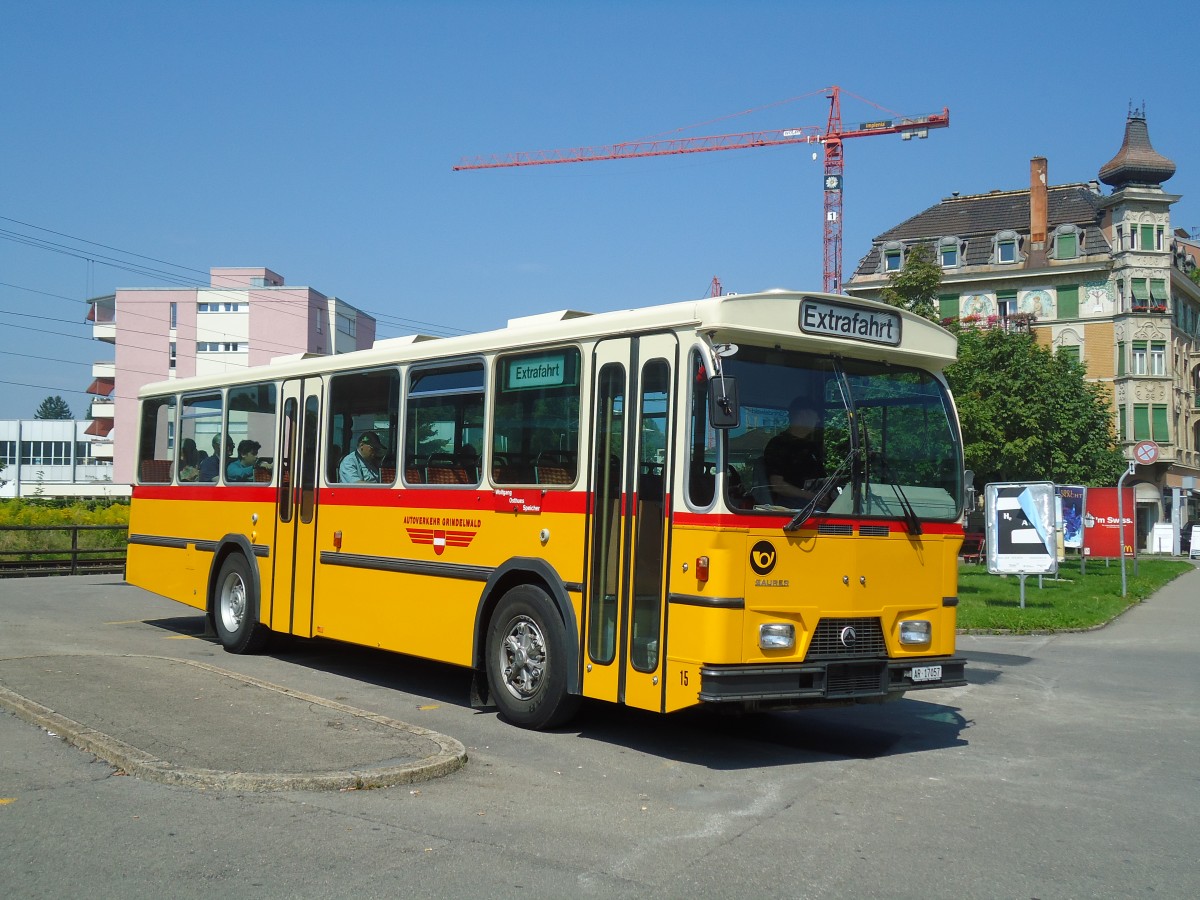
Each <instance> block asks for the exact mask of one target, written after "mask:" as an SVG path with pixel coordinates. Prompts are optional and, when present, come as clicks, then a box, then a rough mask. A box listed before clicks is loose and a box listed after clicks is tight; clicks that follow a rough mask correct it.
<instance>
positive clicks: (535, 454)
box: [491, 347, 579, 486]
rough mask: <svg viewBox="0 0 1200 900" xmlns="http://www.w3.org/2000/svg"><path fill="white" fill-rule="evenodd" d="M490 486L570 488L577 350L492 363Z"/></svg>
mask: <svg viewBox="0 0 1200 900" xmlns="http://www.w3.org/2000/svg"><path fill="white" fill-rule="evenodd" d="M496 371H497V384H496V400H495V409H494V410H493V415H492V423H493V424H492V470H491V475H492V481H493V482H494V483H496V484H542V485H562V486H567V485H571V484H574V483H575V481H576V479H577V478H578V476H579V350H578V349H577V348H575V347H561V348H558V349H553V350H539V351H538V352H537V353H533V354H530V353H525V354H522V355H520V356H509V357H504V358H501V359H499V360H497V362H496Z"/></svg>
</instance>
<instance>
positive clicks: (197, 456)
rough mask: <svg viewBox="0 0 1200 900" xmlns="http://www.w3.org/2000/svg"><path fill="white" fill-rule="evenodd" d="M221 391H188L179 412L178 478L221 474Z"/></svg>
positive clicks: (206, 479) (210, 478) (200, 478)
mask: <svg viewBox="0 0 1200 900" xmlns="http://www.w3.org/2000/svg"><path fill="white" fill-rule="evenodd" d="M221 411H222V403H221V394H220V393H219V392H210V393H204V394H185V395H184V396H183V402H182V404H181V407H180V414H179V454H178V456H179V466H178V473H179V480H180V481H203V482H213V481H216V480H217V479H218V476H219V475H220V474H221Z"/></svg>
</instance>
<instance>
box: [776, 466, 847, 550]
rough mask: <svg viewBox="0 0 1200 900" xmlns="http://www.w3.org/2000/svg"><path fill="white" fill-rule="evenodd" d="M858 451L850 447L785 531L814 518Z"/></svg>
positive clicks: (792, 529)
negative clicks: (818, 505) (819, 506)
mask: <svg viewBox="0 0 1200 900" xmlns="http://www.w3.org/2000/svg"><path fill="white" fill-rule="evenodd" d="M858 453H859V449H858V448H857V447H851V448H850V450H849V451H848V452H847V453H846V457H845V459H843V460H842V461H841V462H840V463H839V464H838V467H837V469H836V470H835V471H834V473H833V474H832V475H830V476H829V477H828V478H826V479H825V480H824V481H822V482H821V486H820V487H818V488H817V491H816V493H815V494H813V496H812V499H811V500H809V501H808V505H806V506H805V507H804V508H803V509H802V510H800V512H798V513H796V515H795V516H793V517H792V521H790V522H788V523H787V524H786V525H784V526H783V530H784V531H796V530H797V529H799V527H800V526H801V525H803V524H804V523H805V522H807V521H808V520H809V519H810V518H812V514H813V513H814V512H816V511H817V504H819V503H820V502H821V501H822V500H824V499H825V495H826V494H828V493H829V491H830V489H832V488H833V486H834V485H835V484H837V482H838V479H839V478H841V476H842V475H844V474H846V470H847V469H849V468H850V464H851V463H853V462H854V458H855V457H856V456H858Z"/></svg>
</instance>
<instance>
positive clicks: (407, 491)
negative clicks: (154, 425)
mask: <svg viewBox="0 0 1200 900" xmlns="http://www.w3.org/2000/svg"><path fill="white" fill-rule="evenodd" d="M514 490H515V491H516V492H518V493H520V494H522V495H525V496H527V497H528V498H529V499H531V500H533V501H535V502H537V503H539V504H540V506H541V510H542V512H551V513H578V514H580V515H582V514H584V513H586V512H587V510H588V496H589V495H588V494H587V493H586V492H585V491H542V490H541V489H539V488H515V489H514ZM133 496H134V498H135V499H138V500H178V501H190V502H206V503H214V502H222V501H224V502H228V503H246V502H258V503H271V504H274V503H275V502H276V499H277V496H278V494H277V488H275V487H273V486H271V485H262V486H258V485H255V486H250V485H247V486H246V487H239V486H232V485H231V486H227V487H221V486H220V485H215V484H206V485H182V484H181V485H172V484H139V485H135V486H134V488H133ZM326 504H327V505H329V506H347V507H349V506H358V507H395V508H397V509H400V508H403V509H457V510H463V511H468V512H474V513H480V512H494V511H496V509H497V507H496V499H495V497H494V495H493V494H492V491H491V490H490V489H485V490H474V491H470V490H467V491H464V490H461V489H453V488H450V489H438V488H399V489H396V488H391V489H389V488H344V487H328V488H321V490H320V493H319V495H318V497H317V505H318V506H320V505H326Z"/></svg>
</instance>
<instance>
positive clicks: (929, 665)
mask: <svg viewBox="0 0 1200 900" xmlns="http://www.w3.org/2000/svg"><path fill="white" fill-rule="evenodd" d="M966 667H967V661H966V660H965V659H963V658H961V657H958V656H940V657H936V656H935V657H921V658H916V659H904V660H895V659H848V660H822V661H821V662H819V663H797V664H791V665H777V666H771V665H767V666H763V665H754V666H703V667H701V669H700V702H702V703H746V702H755V701H796V702H799V703H809V702H816V703H819V702H821V701H857V700H870V699H877V698H887V697H889V696H892V695H900V694H904V693H906V692H908V691H920V690H926V689H928V688H944V687H961V686H962V685H964V684H966V683H967V681H966Z"/></svg>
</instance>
